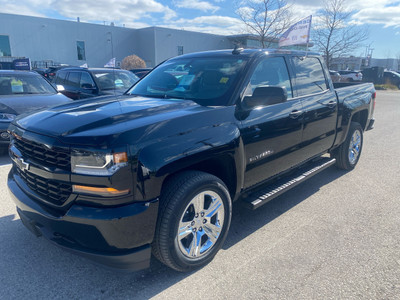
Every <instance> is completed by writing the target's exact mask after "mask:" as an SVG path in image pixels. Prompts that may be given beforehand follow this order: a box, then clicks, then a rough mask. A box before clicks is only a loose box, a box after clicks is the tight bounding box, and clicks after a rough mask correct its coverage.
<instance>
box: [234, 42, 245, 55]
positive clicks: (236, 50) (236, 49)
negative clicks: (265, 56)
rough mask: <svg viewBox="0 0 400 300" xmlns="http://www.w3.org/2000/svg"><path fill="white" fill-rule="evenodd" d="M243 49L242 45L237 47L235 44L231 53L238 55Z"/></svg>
mask: <svg viewBox="0 0 400 300" xmlns="http://www.w3.org/2000/svg"><path fill="white" fill-rule="evenodd" d="M243 50H244V49H243V48H242V47H239V46H238V44H236V45H235V48H234V49H233V51H232V54H234V55H238V54H240V53H241V52H242V51H243Z"/></svg>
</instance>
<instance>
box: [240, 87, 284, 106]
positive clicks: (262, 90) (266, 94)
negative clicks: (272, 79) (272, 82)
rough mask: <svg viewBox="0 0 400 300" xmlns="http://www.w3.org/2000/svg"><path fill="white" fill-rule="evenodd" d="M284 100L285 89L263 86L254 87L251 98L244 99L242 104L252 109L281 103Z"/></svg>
mask: <svg viewBox="0 0 400 300" xmlns="http://www.w3.org/2000/svg"><path fill="white" fill-rule="evenodd" d="M286 100H287V91H286V88H285V87H280V86H269V85H264V86H259V87H256V89H255V90H254V91H253V95H252V96H246V97H244V99H243V104H244V105H245V107H247V108H254V107H257V106H267V105H272V104H277V103H283V102H286Z"/></svg>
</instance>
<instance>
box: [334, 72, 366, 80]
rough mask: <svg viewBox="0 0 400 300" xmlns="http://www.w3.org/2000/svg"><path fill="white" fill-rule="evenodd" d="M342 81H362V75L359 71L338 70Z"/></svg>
mask: <svg viewBox="0 0 400 300" xmlns="http://www.w3.org/2000/svg"><path fill="white" fill-rule="evenodd" d="M339 74H340V75H342V81H350V82H351V81H362V78H363V75H362V73H361V72H360V71H339Z"/></svg>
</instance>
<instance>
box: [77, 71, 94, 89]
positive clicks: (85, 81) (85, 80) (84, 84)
mask: <svg viewBox="0 0 400 300" xmlns="http://www.w3.org/2000/svg"><path fill="white" fill-rule="evenodd" d="M80 86H81V88H92V87H94V86H95V85H94V82H93V79H92V77H91V76H90V74H89V73H87V72H82V75H81V82H80Z"/></svg>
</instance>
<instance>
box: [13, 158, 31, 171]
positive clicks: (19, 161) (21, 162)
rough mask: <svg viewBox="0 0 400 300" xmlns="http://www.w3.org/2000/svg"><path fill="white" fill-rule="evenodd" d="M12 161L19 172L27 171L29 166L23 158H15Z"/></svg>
mask: <svg viewBox="0 0 400 300" xmlns="http://www.w3.org/2000/svg"><path fill="white" fill-rule="evenodd" d="M14 161H15V163H16V164H17V166H18V167H19V168H20V169H21V170H29V164H28V163H26V162H25V161H24V159H23V158H21V157H16V158H15V160H14Z"/></svg>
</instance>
